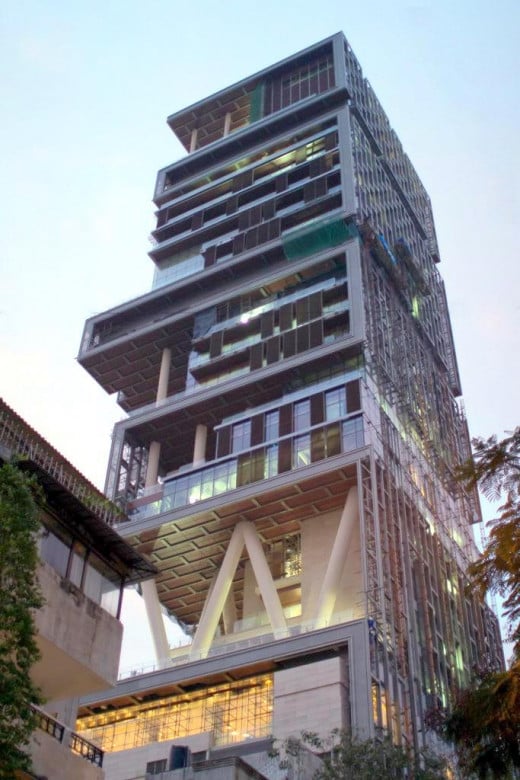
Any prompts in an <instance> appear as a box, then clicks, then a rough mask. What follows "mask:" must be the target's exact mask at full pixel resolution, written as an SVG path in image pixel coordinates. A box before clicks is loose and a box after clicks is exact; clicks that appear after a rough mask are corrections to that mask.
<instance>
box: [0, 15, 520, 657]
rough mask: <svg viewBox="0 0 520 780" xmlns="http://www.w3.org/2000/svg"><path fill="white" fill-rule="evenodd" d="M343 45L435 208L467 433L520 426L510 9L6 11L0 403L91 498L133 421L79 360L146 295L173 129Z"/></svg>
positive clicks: (0, 19)
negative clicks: (119, 433) (83, 480)
mask: <svg viewBox="0 0 520 780" xmlns="http://www.w3.org/2000/svg"><path fill="white" fill-rule="evenodd" d="M340 30H343V32H344V33H345V34H346V36H347V38H348V40H349V43H350V44H351V46H352V48H353V50H354V52H355V54H356V56H357V58H358V60H359V62H360V64H361V66H362V68H363V72H364V75H365V76H366V77H367V78H368V79H369V81H370V83H371V85H372V87H373V89H374V91H375V93H376V95H377V96H378V98H379V100H380V101H381V103H382V105H383V107H384V109H385V110H386V112H387V114H388V116H389V118H390V122H391V124H392V126H393V127H394V129H395V130H396V132H397V134H398V136H399V137H400V139H401V141H402V143H403V146H404V148H405V150H406V151H407V153H408V155H409V157H410V159H411V160H412V163H413V164H414V166H415V168H416V170H417V171H418V173H419V176H420V177H421V179H422V180H423V182H424V184H425V186H426V189H427V190H428V192H429V194H430V197H431V199H432V203H433V210H434V215H435V220H436V230H437V236H438V240H439V245H440V253H441V260H442V262H441V265H440V266H439V270H440V272H441V274H442V275H443V277H444V279H445V282H446V287H447V294H448V302H449V306H450V313H451V318H452V326H453V331H454V337H455V344H456V348H457V355H458V360H459V369H460V373H461V378H462V387H463V392H464V403H465V407H466V412H467V415H468V420H469V425H470V431H471V433H472V434H473V435H482V436H489V435H491V434H493V433H497V434H498V435H499V436H502V435H503V434H504V431H507V430H511V429H512V428H514V427H515V425H517V424H518V423H519V422H520V420H519V419H518V417H519V415H518V394H519V384H520V382H519V379H520V369H519V355H520V344H519V341H520V339H519V319H520V316H519V315H520V294H519V291H520V272H519V268H520V256H519V255H520V253H519V246H518V244H519V242H518V234H519V230H518V226H519V224H520V219H519V216H520V215H519V210H520V181H519V179H520V175H519V171H520V166H519V154H518V139H519V133H520V90H519V88H518V81H519V78H520V67H519V54H518V51H519V47H518V41H519V40H520V3H518V1H517V0H496V2H495V3H494V4H491V3H489V2H488V0H486V1H485V2H484V1H483V0H431V2H430V0H409V1H406V0H394V1H393V2H390V0H363V2H356V3H354V2H349V1H348V0H341V1H340V0H321V2H320V3H319V4H317V3H315V2H312V3H311V2H310V0H298V2H295V0H285V2H280V0H277V1H276V2H275V0H262V2H261V3H260V2H259V3H255V4H252V3H250V2H246V0H242V1H241V2H237V0H227V2H220V3H217V2H213V1H212V0H199V2H197V3H180V2H177V1H176V0H148V2H146V3H145V2H140V1H138V0H89V2H86V1H85V0H46V1H45V2H44V3H42V2H41V0H16V1H15V0H4V2H3V4H2V9H1V10H0V105H1V106H2V108H3V111H2V114H3V117H2V121H1V122H0V143H1V146H0V148H1V153H0V154H1V157H2V160H1V165H0V396H2V397H3V398H4V399H5V400H6V401H7V403H9V404H10V405H11V406H12V407H13V408H14V409H15V410H16V411H17V412H18V413H19V414H20V415H22V417H24V418H25V419H26V421H27V422H28V423H29V424H31V425H32V426H33V427H34V428H36V429H37V430H38V431H39V432H40V433H41V434H42V435H43V436H44V437H45V438H46V439H47V440H48V441H49V442H50V443H51V444H52V445H53V446H55V447H56V448H57V449H58V450H59V451H60V452H61V453H62V454H63V455H64V456H65V457H67V458H68V459H69V460H70V461H71V462H72V463H73V464H74V465H75V466H76V467H77V468H78V469H79V470H80V471H82V472H83V473H84V474H85V476H87V477H88V478H89V479H91V480H92V481H93V482H94V483H95V484H96V485H97V486H98V487H100V488H103V483H104V473H105V468H106V463H107V459H108V452H109V448H110V435H111V430H112V426H113V424H114V422H116V421H117V420H119V419H121V418H122V417H123V416H124V414H123V412H122V411H121V410H120V409H119V408H118V407H117V405H116V403H115V400H114V399H113V398H110V397H108V396H107V395H106V394H105V393H104V391H103V390H102V389H101V388H100V387H99V386H98V385H97V384H96V382H95V381H94V380H93V379H92V378H91V377H90V376H89V375H88V374H87V373H86V372H85V371H84V370H83V369H82V368H81V367H80V366H79V364H78V363H77V361H76V355H77V354H78V351H79V345H80V341H81V335H82V331H83V324H84V322H85V320H86V319H87V318H88V317H90V316H92V315H93V314H96V313H98V312H101V311H104V310H105V309H108V308H111V307H113V306H115V305H117V304H118V303H121V302H123V301H126V300H128V299H130V298H133V297H136V296H138V295H141V294H143V293H145V292H147V291H148V290H149V289H150V288H151V283H152V276H153V263H152V261H151V260H150V259H149V258H148V257H147V252H148V251H149V250H150V248H151V247H150V243H149V239H148V236H149V234H150V231H151V230H152V229H153V228H154V206H153V203H152V202H151V198H152V193H153V189H154V183H155V175H156V172H157V170H158V169H159V168H162V167H164V166H166V165H168V164H169V163H171V162H174V161H175V160H177V159H179V158H180V157H181V156H182V155H183V154H184V152H183V150H182V149H181V147H180V144H179V143H178V142H177V140H176V138H175V136H174V135H173V134H172V133H171V131H170V130H169V129H168V127H167V125H166V123H165V120H166V117H167V116H168V115H169V114H171V113H173V112H174V111H177V110H179V109H181V108H183V107H185V106H187V105H189V104H191V103H193V102H196V101H197V100H199V99H201V98H203V97H205V96H206V95H209V94H211V93H213V92H215V91H217V90H219V89H221V88H223V87H225V86H227V85H228V84H231V83H233V82H235V81H238V80H240V79H241V78H244V77H246V76H248V75H250V74H252V73H254V72H256V71H257V70H260V69H262V68H264V67H266V66H268V65H270V64H272V63H274V62H276V61H277V60H279V59H282V58H284V57H286V56H288V55H290V54H293V53H294V52H296V51H298V50H300V49H303V48H305V47H307V46H309V45H311V44H312V43H314V42H316V41H318V40H321V39H322V38H325V37H327V36H329V35H331V34H333V33H335V32H338V31H340ZM491 513H492V508H490V507H487V506H486V507H485V514H486V516H491ZM132 614H135V613H132ZM127 622H129V623H133V624H134V625H133V627H134V629H135V627H136V625H137V624H138V621H137V620H135V619H133V620H130V621H127ZM131 629H132V626H130V625H129V626H128V631H127V639H126V640H125V641H126V643H127V649H126V650H125V657H124V659H123V665H124V663H125V660H127V661H128V662H129V663H133V662H134V656H135V654H134V656H132V653H131V652H130V650H129V647H130V645H132V643H133V640H132V633H131ZM134 644H135V643H134ZM138 652H139V653H140V655H139V657H140V658H143V656H142V654H143V653H144V652H145V651H143V650H139V651H138ZM146 652H149V653H150V655H149V656H148V657H149V658H150V661H151V655H152V654H151V651H148V650H147V651H146ZM143 660H147V659H144V658H143Z"/></svg>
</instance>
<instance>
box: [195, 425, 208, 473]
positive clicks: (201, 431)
mask: <svg viewBox="0 0 520 780" xmlns="http://www.w3.org/2000/svg"><path fill="white" fill-rule="evenodd" d="M207 438H208V429H207V427H206V426H205V425H201V424H200V423H199V425H197V427H196V429H195V444H194V445H193V465H194V466H198V465H199V464H201V463H204V461H205V460H206V439H207Z"/></svg>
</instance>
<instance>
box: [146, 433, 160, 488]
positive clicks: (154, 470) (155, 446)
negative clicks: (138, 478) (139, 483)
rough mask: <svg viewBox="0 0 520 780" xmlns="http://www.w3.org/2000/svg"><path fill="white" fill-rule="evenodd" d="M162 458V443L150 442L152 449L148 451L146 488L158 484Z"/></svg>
mask: <svg viewBox="0 0 520 780" xmlns="http://www.w3.org/2000/svg"><path fill="white" fill-rule="evenodd" d="M160 457H161V445H160V443H159V442H158V441H152V442H150V448H149V450H148V465H147V467H146V478H145V481H144V486H145V488H149V487H152V486H153V485H156V484H157V477H158V476H159V458H160Z"/></svg>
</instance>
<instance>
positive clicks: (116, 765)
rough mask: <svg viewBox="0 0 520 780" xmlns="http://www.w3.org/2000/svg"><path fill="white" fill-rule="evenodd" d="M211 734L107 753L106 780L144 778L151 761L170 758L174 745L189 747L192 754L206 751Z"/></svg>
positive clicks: (104, 762) (105, 760)
mask: <svg viewBox="0 0 520 780" xmlns="http://www.w3.org/2000/svg"><path fill="white" fill-rule="evenodd" d="M210 739H211V734H210V733H209V732H204V733H203V734H195V735H193V736H189V737H183V738H182V739H169V740H165V741H164V742H151V743H150V744H149V745H143V746H142V747H136V748H131V749H130V750H118V751H117V752H114V753H105V759H104V761H103V768H104V770H105V777H106V780H134V779H135V778H144V776H145V771H146V765H147V763H148V762H149V761H160V760H161V759H163V758H169V756H170V748H171V746H172V745H187V746H188V747H189V748H190V750H191V752H192V753H199V752H201V751H206V750H208V749H209V747H210V744H211V743H210ZM181 777H182V775H181Z"/></svg>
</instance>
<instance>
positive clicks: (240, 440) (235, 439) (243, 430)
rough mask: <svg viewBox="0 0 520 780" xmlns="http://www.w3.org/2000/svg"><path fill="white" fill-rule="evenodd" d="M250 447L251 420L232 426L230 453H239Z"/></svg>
mask: <svg viewBox="0 0 520 780" xmlns="http://www.w3.org/2000/svg"><path fill="white" fill-rule="evenodd" d="M250 446H251V420H244V422H239V423H236V425H233V430H232V452H241V451H242V450H247V449H249V447H250Z"/></svg>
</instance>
